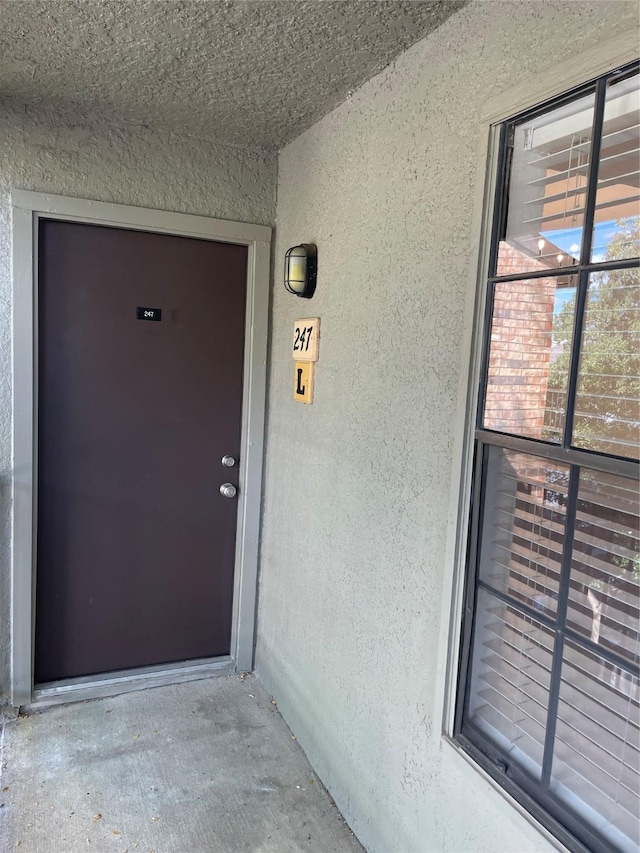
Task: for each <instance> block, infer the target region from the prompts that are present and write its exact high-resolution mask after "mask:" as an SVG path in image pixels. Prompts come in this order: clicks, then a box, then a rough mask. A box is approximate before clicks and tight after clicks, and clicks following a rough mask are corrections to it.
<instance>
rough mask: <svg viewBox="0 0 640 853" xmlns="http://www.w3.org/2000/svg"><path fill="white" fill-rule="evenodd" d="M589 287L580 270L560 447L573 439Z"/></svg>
mask: <svg viewBox="0 0 640 853" xmlns="http://www.w3.org/2000/svg"><path fill="white" fill-rule="evenodd" d="M588 286H589V273H588V272H586V270H582V271H581V273H580V277H579V279H578V292H577V294H576V310H575V314H574V321H573V336H572V340H571V364H570V368H569V381H568V383H567V397H566V403H565V416H564V433H563V437H562V446H563V447H571V443H572V441H571V440H572V437H573V421H574V416H575V407H576V391H577V388H578V371H579V369H580V350H581V347H582V329H583V327H584V315H585V309H586V307H587V288H588Z"/></svg>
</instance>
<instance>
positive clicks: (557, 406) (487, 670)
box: [455, 65, 640, 853]
mask: <svg viewBox="0 0 640 853" xmlns="http://www.w3.org/2000/svg"><path fill="white" fill-rule="evenodd" d="M639 128H640V90H639V87H638V66H637V65H635V66H634V67H627V68H625V69H622V70H617V71H615V72H612V73H610V74H608V75H605V76H604V77H602V78H600V79H598V80H596V81H594V82H592V83H590V84H588V85H585V86H584V87H582V88H581V89H580V90H579V91H574V92H572V93H570V94H569V95H566V96H564V97H562V98H559V99H557V100H555V101H554V102H553V103H551V104H546V105H544V106H543V107H540V108H537V109H535V110H532V111H531V112H529V113H527V114H526V115H521V116H518V117H516V118H515V119H513V120H510V121H508V122H506V123H505V124H504V125H502V126H501V127H500V129H499V132H500V157H499V168H498V171H499V174H498V181H497V194H496V203H495V212H494V219H493V236H492V248H491V256H490V259H489V278H488V283H487V300H486V309H485V330H484V354H483V362H482V370H481V383H480V385H481V387H480V397H479V406H478V418H477V423H476V431H475V439H476V445H475V462H474V480H473V497H472V507H471V522H470V535H469V540H468V541H469V547H468V569H467V581H466V589H465V620H464V624H463V630H462V643H461V649H462V652H461V661H460V678H459V688H458V699H457V707H456V722H455V737H456V739H457V740H458V741H459V742H460V743H461V745H462V746H463V748H464V749H466V750H467V751H468V752H469V753H470V754H471V755H472V756H473V757H474V759H475V760H476V761H477V762H478V763H479V764H481V765H482V767H483V768H484V769H485V770H487V771H488V772H489V773H490V774H491V775H492V776H493V777H494V778H495V779H496V780H497V781H498V782H500V783H501V784H502V785H503V786H504V787H505V788H506V789H507V790H508V791H509V792H510V793H511V794H512V795H513V796H514V797H515V798H516V799H518V800H519V801H520V802H521V803H522V804H523V805H524V806H525V807H526V808H527V809H528V810H529V811H530V812H531V813H532V814H533V815H534V816H535V817H536V818H537V819H538V820H540V821H541V822H542V823H544V824H545V825H546V826H547V827H548V828H549V829H550V830H551V831H552V832H554V833H555V834H556V836H557V837H558V838H559V839H560V840H561V841H562V842H563V843H564V844H566V845H567V846H568V847H569V848H570V849H573V850H578V851H582V850H592V851H599V852H600V851H602V853H604V851H607V853H609V851H613V850H615V851H625V853H626V851H629V853H630V851H637V848H638V840H639V837H640V827H639V823H638V815H639V813H640V799H639V781H640V738H639V732H640V705H639V702H640V680H639V676H640V672H639V666H638V665H639V662H640V647H639V642H638V640H639V631H640V621H639V613H640V610H639V608H640V600H639V591H640V550H639V539H640V531H639V518H640V505H639V498H638V494H639V490H638V460H639V457H640V444H639V440H638V439H639V434H640V378H639V373H640V259H639V256H640V217H639V215H638V214H639V213H640V191H639V188H640V181H639V177H640V134H639Z"/></svg>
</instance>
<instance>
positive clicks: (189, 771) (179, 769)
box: [0, 676, 364, 853]
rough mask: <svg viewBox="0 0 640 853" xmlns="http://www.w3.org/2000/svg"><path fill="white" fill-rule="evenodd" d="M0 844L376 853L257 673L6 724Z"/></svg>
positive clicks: (120, 851) (35, 848)
mask: <svg viewBox="0 0 640 853" xmlns="http://www.w3.org/2000/svg"><path fill="white" fill-rule="evenodd" d="M2 742H3V743H4V754H3V763H2V765H0V850H5V851H15V852H16V853H22V851H25V853H83V851H85V850H86V851H87V853H126V851H129V853H151V851H155V853H364V851H363V848H362V847H361V846H360V844H359V843H358V841H357V839H356V838H355V837H354V836H353V834H352V832H351V830H350V829H349V827H348V826H347V825H346V824H345V822H344V820H343V818H342V815H341V814H340V812H339V811H338V809H337V808H336V806H335V804H334V803H333V801H332V800H331V798H330V797H329V794H328V793H327V791H326V790H325V788H324V786H323V785H322V783H321V781H320V779H319V778H318V776H317V775H316V774H315V772H314V771H313V769H312V767H311V766H310V764H309V762H308V761H307V759H306V757H305V754H304V752H303V751H302V749H301V748H300V746H299V744H298V743H297V741H296V740H295V739H294V738H293V737H292V736H291V732H290V731H289V729H288V728H287V725H286V723H285V722H284V720H283V719H282V717H281V716H280V714H279V712H278V709H277V707H276V706H275V704H274V703H273V701H272V700H271V699H270V697H269V694H268V693H267V692H266V691H265V689H264V688H263V687H262V685H261V684H260V682H259V681H258V679H257V678H256V677H255V676H247V677H246V678H238V677H234V678H208V679H204V680H202V681H196V682H191V683H190V684H172V685H168V686H166V687H158V688H154V689H153V690H139V691H136V692H135V693H130V694H128V695H126V696H116V697H113V698H109V699H97V700H92V701H89V702H76V703H73V704H70V705H63V706H59V707H57V708H50V709H48V710H47V711H46V712H45V713H40V714H31V715H25V716H21V717H20V718H19V719H17V720H15V721H13V722H8V723H5V724H4V731H3V723H2V719H1V718H0V743H2Z"/></svg>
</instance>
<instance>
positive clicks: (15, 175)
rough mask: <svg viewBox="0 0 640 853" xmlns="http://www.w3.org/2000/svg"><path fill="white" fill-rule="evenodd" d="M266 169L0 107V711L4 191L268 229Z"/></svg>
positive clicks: (5, 479) (265, 163)
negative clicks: (48, 194)
mask: <svg viewBox="0 0 640 853" xmlns="http://www.w3.org/2000/svg"><path fill="white" fill-rule="evenodd" d="M276 168H277V163H276V158H275V156H274V155H266V154H262V153H260V152H250V151H242V150H241V149H237V148H233V147H227V146H216V145H214V144H212V143H210V142H207V141H204V140H198V139H194V138H189V137H183V136H179V135H176V134H173V133H171V134H169V133H160V132H154V131H152V130H149V129H145V128H143V127H133V126H131V127H117V126H113V125H111V126H108V127H106V126H102V125H99V124H92V123H87V124H84V125H81V126H79V125H77V124H70V123H69V122H68V121H66V120H65V116H64V115H61V114H60V113H55V112H51V111H46V110H43V109H25V108H24V107H20V106H17V105H9V104H7V103H5V104H3V103H2V101H0V304H1V305H2V311H1V312H0V704H2V701H3V700H4V699H7V698H8V672H9V669H8V667H9V649H8V641H9V615H10V583H9V559H10V546H9V533H10V501H11V494H10V486H9V481H10V474H11V393H12V392H11V288H12V285H11V276H10V261H11V239H10V225H11V211H10V190H11V189H12V188H20V189H28V190H34V191H38V192H51V193H57V194H60V195H69V196H76V197H79V198H90V199H95V200H98V201H109V202H116V203H120V204H131V205H137V206H140V207H150V208H156V209H160V210H170V211H178V212H185V213H195V214H201V215H205V216H214V217H219V218H221V219H232V220H238V221H242V222H255V223H263V224H271V223H272V222H273V219H274V214H275V182H276Z"/></svg>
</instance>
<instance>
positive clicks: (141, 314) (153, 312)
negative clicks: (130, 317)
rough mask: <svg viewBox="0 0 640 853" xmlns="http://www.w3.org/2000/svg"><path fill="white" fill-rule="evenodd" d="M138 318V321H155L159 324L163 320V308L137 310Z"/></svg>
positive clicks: (139, 308) (140, 308)
mask: <svg viewBox="0 0 640 853" xmlns="http://www.w3.org/2000/svg"><path fill="white" fill-rule="evenodd" d="M136 318H137V319H138V320H155V321H156V322H157V323H159V322H160V321H161V320H162V308H142V307H140V306H139V307H138V308H136Z"/></svg>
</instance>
